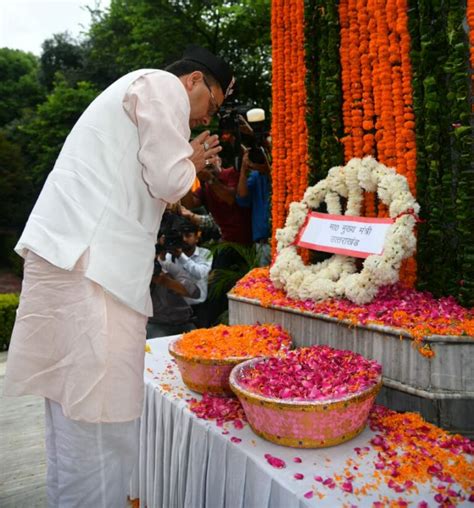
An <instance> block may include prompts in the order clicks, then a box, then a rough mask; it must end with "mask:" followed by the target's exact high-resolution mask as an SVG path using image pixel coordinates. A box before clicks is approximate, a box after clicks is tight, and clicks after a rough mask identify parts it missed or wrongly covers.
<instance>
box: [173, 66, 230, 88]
mask: <svg viewBox="0 0 474 508" xmlns="http://www.w3.org/2000/svg"><path fill="white" fill-rule="evenodd" d="M165 71H167V72H170V73H171V74H174V75H175V76H177V77H178V78H179V77H180V76H184V75H186V74H191V72H194V71H200V72H202V73H203V74H204V76H206V79H207V81H208V82H209V84H210V85H214V86H218V87H220V86H221V85H220V84H219V82H218V81H217V79H216V78H215V77H214V76H213V75H212V74H211V73H210V72H209V69H208V68H207V67H205V66H204V65H201V64H200V63H198V62H192V61H191V60H177V61H176V62H173V63H171V64H170V65H168V66H167V67H165Z"/></svg>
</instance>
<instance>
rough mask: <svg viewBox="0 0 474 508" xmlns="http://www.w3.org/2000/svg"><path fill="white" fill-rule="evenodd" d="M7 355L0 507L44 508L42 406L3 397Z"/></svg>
mask: <svg viewBox="0 0 474 508" xmlns="http://www.w3.org/2000/svg"><path fill="white" fill-rule="evenodd" d="M6 359H7V353H6V352H2V353H0V436H1V437H0V457H1V459H0V506H1V507H2V508H36V507H37V508H43V507H44V508H46V506H47V503H46V488H45V478H46V461H45V451H44V402H43V399H41V398H39V397H15V398H9V397H3V382H4V376H5V363H6Z"/></svg>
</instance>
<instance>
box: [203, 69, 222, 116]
mask: <svg viewBox="0 0 474 508" xmlns="http://www.w3.org/2000/svg"><path fill="white" fill-rule="evenodd" d="M202 79H203V81H204V84H205V85H206V88H207V89H208V90H209V94H210V99H211V107H210V108H209V111H208V115H209V116H214V115H215V114H216V113H217V112H218V111H219V109H220V106H219V103H218V102H217V99H216V96H215V95H214V93H213V91H212V90H211V87H210V85H209V83H208V82H207V79H206V77H205V76H204V75H203V76H202Z"/></svg>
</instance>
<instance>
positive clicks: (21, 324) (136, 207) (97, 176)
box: [5, 71, 195, 422]
mask: <svg viewBox="0 0 474 508" xmlns="http://www.w3.org/2000/svg"><path fill="white" fill-rule="evenodd" d="M132 74H133V76H128V78H127V79H126V80H125V83H128V85H127V86H126V87H124V86H123V84H124V83H123V82H122V80H123V79H124V78H121V80H119V81H118V82H116V83H115V84H113V85H111V87H109V89H107V90H106V91H105V92H103V94H101V96H99V97H98V98H97V99H96V101H97V107H95V106H94V102H96V101H94V102H93V103H92V105H91V106H90V107H89V108H88V110H86V112H85V113H84V115H83V116H82V117H81V119H80V120H79V121H78V123H77V124H76V126H75V127H74V129H73V130H72V132H71V134H70V136H69V137H68V140H67V141H66V143H65V146H64V148H63V151H62V152H61V155H60V156H59V158H58V161H57V163H56V165H55V168H54V170H53V171H52V173H51V175H50V177H49V178H48V181H47V183H46V184H45V187H44V189H43V191H42V193H41V195H40V198H39V199H38V202H37V204H36V205H35V208H34V210H33V212H32V214H31V216H30V219H29V221H28V224H27V226H26V228H25V232H24V234H23V235H22V237H21V239H20V242H19V244H18V246H17V249H18V251H19V252H20V253H21V254H22V255H23V256H24V257H25V258H26V259H25V276H24V281H23V289H22V294H21V298H20V305H19V308H18V312H17V320H16V323H15V327H14V330H13V335H12V340H11V344H10V350H9V354H8V361H7V370H6V378H5V395H25V394H35V395H40V396H43V397H46V398H48V399H50V400H52V401H55V402H58V403H59V404H60V405H61V406H62V409H63V412H64V415H65V416H66V417H68V418H71V419H73V420H81V421H86V422H125V421H130V420H134V419H135V418H137V417H138V416H140V414H141V410H142V401H143V363H144V346H145V326H146V321H147V314H150V309H149V298H150V297H149V282H150V279H151V273H152V272H151V270H152V268H153V260H154V244H155V241H156V234H157V231H158V228H159V223H160V220H161V215H162V212H163V210H164V208H165V206H166V201H167V200H169V201H176V200H178V199H179V198H180V197H181V196H182V195H184V194H185V193H186V192H187V191H188V190H189V188H190V187H191V185H192V183H193V181H194V177H195V168H194V165H193V164H192V163H191V161H190V160H189V159H188V157H189V156H190V155H191V153H192V148H191V146H190V144H189V141H188V136H189V125H188V122H189V107H190V106H189V99H188V96H187V94H186V92H185V89H184V87H183V85H182V83H181V82H180V81H179V80H178V79H177V78H176V77H175V76H172V75H170V74H168V73H165V72H163V71H138V73H132ZM117 83H119V85H120V86H118V87H116V84H117ZM120 83H121V84H120ZM111 89H112V91H111ZM103 96H105V97H103ZM117 104H118V106H119V108H120V111H121V113H120V111H119V110H118V109H117ZM107 106H110V107H109V109H110V110H111V111H112V113H111V116H110V118H108V119H105V118H103V117H102V115H107V114H108V111H109V109H108V108H107ZM121 115H123V116H121ZM113 120H116V121H117V124H116V125H115V126H113V124H112V122H113ZM99 127H100V128H99ZM106 127H108V129H109V130H108V131H107V130H106ZM87 140H92V141H91V143H92V144H91V145H88V144H87ZM125 140H128V141H127V143H126V144H125V145H122V144H120V143H123V142H125ZM91 151H92V152H93V153H91ZM125 162H127V164H125Z"/></svg>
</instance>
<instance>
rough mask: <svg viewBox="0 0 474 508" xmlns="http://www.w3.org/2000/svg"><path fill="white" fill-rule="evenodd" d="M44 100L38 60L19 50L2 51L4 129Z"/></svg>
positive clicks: (0, 112)
mask: <svg viewBox="0 0 474 508" xmlns="http://www.w3.org/2000/svg"><path fill="white" fill-rule="evenodd" d="M43 100H44V90H43V88H42V86H41V85H40V83H39V81H38V59H37V58H36V57H35V56H34V55H33V54H31V53H25V52H24V51H20V50H18V49H9V48H0V127H3V126H5V125H6V124H8V123H9V122H11V121H12V120H14V119H15V118H19V117H20V116H21V115H22V113H23V112H24V111H25V110H26V109H31V108H33V107H34V106H35V105H36V104H38V103H39V102H41V101H43Z"/></svg>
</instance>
